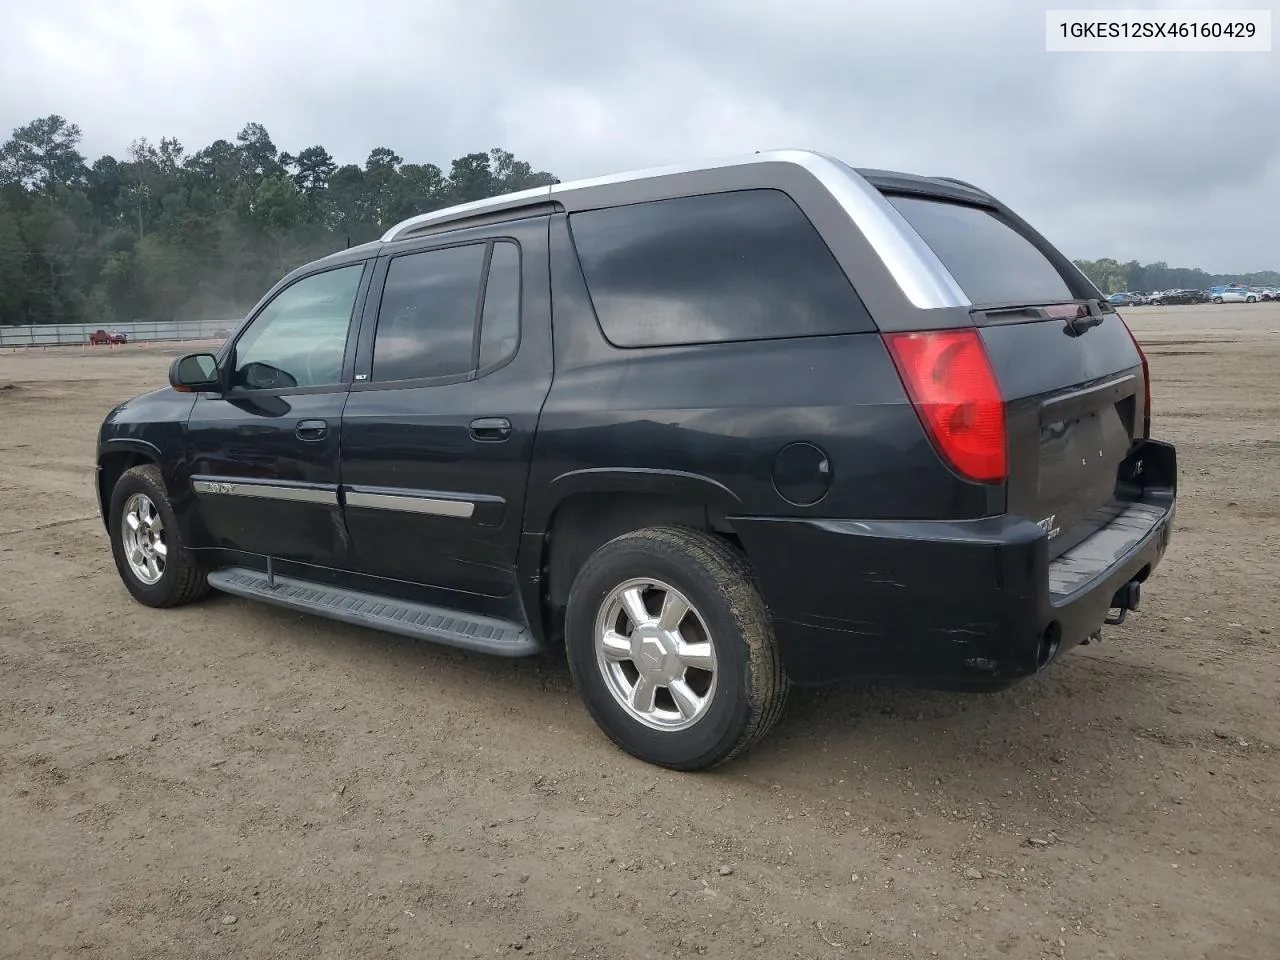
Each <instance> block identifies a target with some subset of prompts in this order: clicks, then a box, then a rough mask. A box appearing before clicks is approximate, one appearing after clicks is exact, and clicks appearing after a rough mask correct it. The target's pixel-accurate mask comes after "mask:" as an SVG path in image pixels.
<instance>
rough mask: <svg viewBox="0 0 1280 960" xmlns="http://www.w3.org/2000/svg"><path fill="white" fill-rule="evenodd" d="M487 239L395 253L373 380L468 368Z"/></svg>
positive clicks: (445, 373)
mask: <svg viewBox="0 0 1280 960" xmlns="http://www.w3.org/2000/svg"><path fill="white" fill-rule="evenodd" d="M484 253H485V244H483V243H474V244H469V245H468V246H464V247H449V248H446V249H444V250H427V251H425V252H424V253H410V254H405V255H404V256H401V257H396V258H395V259H394V260H392V261H391V265H390V267H389V268H388V269H387V282H386V285H385V287H384V288H383V291H382V302H381V304H380V305H379V307H378V330H377V333H376V334H375V336H374V340H373V376H372V379H373V380H378V381H387V380H416V379H420V378H426V377H448V376H456V375H458V374H465V373H469V372H470V371H471V369H472V363H471V351H472V347H473V344H474V339H475V330H476V309H477V307H478V306H479V297H480V274H481V272H482V271H483V269H484Z"/></svg>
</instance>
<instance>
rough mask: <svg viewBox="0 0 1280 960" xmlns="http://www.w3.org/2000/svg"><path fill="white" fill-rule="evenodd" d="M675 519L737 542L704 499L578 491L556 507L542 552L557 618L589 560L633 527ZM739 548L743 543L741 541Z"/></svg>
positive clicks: (730, 528)
mask: <svg viewBox="0 0 1280 960" xmlns="http://www.w3.org/2000/svg"><path fill="white" fill-rule="evenodd" d="M664 523H677V524H680V525H682V526H686V527H694V528H696V529H699V530H709V531H712V532H715V533H719V534H721V535H723V536H725V537H727V538H728V539H730V540H732V541H733V542H734V543H735V544H738V538H737V536H736V535H735V534H734V532H733V526H732V525H731V524H730V523H729V521H728V519H727V518H726V516H725V513H724V511H723V510H722V509H720V508H718V507H715V506H713V505H711V504H709V503H707V502H705V501H703V500H698V499H694V498H689V497H679V496H661V495H658V494H649V493H579V494H575V495H573V496H571V497H568V498H567V499H566V500H565V501H564V502H563V503H561V504H560V505H559V506H558V507H556V511H555V513H554V514H552V516H551V520H550V521H549V522H548V524H547V546H546V548H545V550H544V553H543V558H544V575H545V578H546V584H547V589H546V594H545V597H546V600H547V603H548V605H549V606H550V608H551V612H552V617H553V620H554V621H555V622H558V621H559V619H560V616H561V615H562V614H563V611H564V608H565V606H566V605H567V604H568V602H569V590H570V589H571V588H572V587H573V581H574V579H575V578H576V577H577V576H578V570H580V569H581V568H582V565H583V564H584V563H586V561H587V558H588V557H590V556H591V554H593V553H595V552H596V550H598V549H599V548H600V547H602V546H604V545H605V544H606V543H608V542H609V541H610V540H612V539H613V538H614V537H619V536H621V535H622V534H624V533H629V532H630V531H632V530H639V529H641V528H642V527H652V526H656V525H658V524H664ZM738 545H739V546H740V544H738Z"/></svg>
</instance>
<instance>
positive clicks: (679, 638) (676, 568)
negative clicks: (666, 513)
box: [565, 526, 787, 770]
mask: <svg viewBox="0 0 1280 960" xmlns="http://www.w3.org/2000/svg"><path fill="white" fill-rule="evenodd" d="M565 628H566V629H565V645H566V649H567V653H568V658H569V667H570V670H571V672H572V673H573V678H574V682H575V685H576V686H577V688H578V691H579V693H580V694H581V695H582V698H583V700H584V702H585V703H586V705H587V709H588V710H589V711H590V712H591V715H592V716H593V717H594V718H595V720H596V722H597V723H598V724H599V725H600V727H601V729H603V730H604V732H605V733H606V734H607V735H608V736H609V737H610V739H612V740H613V741H614V742H615V743H616V744H617V745H618V746H620V747H621V748H622V749H623V750H626V751H627V752H628V753H630V754H632V755H633V756H636V757H639V758H640V759H642V760H645V761H648V762H649V763H655V764H658V765H661V766H665V767H671V768H674V769H678V770H698V769H703V768H706V767H711V766H714V765H716V764H718V763H723V762H724V761H726V760H728V759H730V758H731V757H733V756H735V755H737V754H738V753H740V752H742V751H743V750H746V749H747V748H749V747H750V746H751V745H752V744H754V743H755V742H756V741H757V740H759V739H760V738H761V737H762V736H764V734H765V733H766V732H767V731H768V730H769V728H770V727H771V726H772V725H773V723H774V722H775V721H776V720H777V718H778V716H779V714H780V713H781V711H782V706H783V704H784V702H785V700H786V690H787V682H786V677H785V675H784V673H783V670H782V664H781V661H780V659H779V656H778V650H777V644H776V643H775V641H774V637H773V629H772V626H771V624H770V622H769V615H768V610H767V609H766V608H765V605H764V601H763V600H762V599H761V598H760V594H759V592H758V591H757V590H756V587H755V584H754V582H753V579H752V577H751V571H750V567H749V566H748V564H747V561H746V558H745V557H744V556H743V555H742V554H741V553H740V552H739V551H737V550H736V549H734V548H733V547H732V546H731V545H730V544H729V543H728V542H726V541H725V540H723V539H722V538H719V537H716V536H714V535H713V534H709V533H706V532H703V531H700V530H693V529H690V528H685V527H665V526H664V527H650V528H647V529H644V530H637V531H634V532H632V533H628V534H624V535H623V536H621V537H618V538H617V539H615V540H612V541H610V542H609V543H607V544H605V545H604V546H603V547H601V548H600V549H599V550H597V551H596V552H595V554H593V555H592V556H591V557H590V558H589V559H588V560H587V562H586V563H585V564H584V565H583V567H582V570H581V571H580V572H579V574H578V577H577V579H576V580H575V581H574V585H573V589H572V590H571V592H570V594H569V605H568V610H567V611H566V624H565Z"/></svg>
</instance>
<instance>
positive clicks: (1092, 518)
mask: <svg viewBox="0 0 1280 960" xmlns="http://www.w3.org/2000/svg"><path fill="white" fill-rule="evenodd" d="M886 199H888V200H889V202H890V203H892V204H893V206H894V207H895V208H896V209H897V210H898V211H899V212H900V213H901V214H902V215H903V217H904V218H905V219H906V220H907V222H908V223H909V224H910V225H911V226H912V227H913V228H914V229H915V231H916V232H917V233H918V234H919V235H920V237H921V239H922V240H924V242H925V243H926V244H927V245H928V246H929V247H930V248H931V249H932V250H933V252H934V253H935V254H936V255H937V257H938V259H939V260H941V261H942V263H943V265H944V266H945V267H946V268H947V269H948V270H949V271H950V272H951V274H952V276H953V277H955V280H956V282H957V283H958V284H959V285H960V288H961V289H962V290H963V291H964V292H965V294H966V295H967V296H968V297H969V299H970V300H971V301H972V302H973V303H974V304H975V309H974V311H973V312H974V320H975V322H976V323H977V324H978V326H979V329H980V331H981V336H982V340H983V344H984V345H985V347H986V349H987V353H988V355H989V356H990V358H991V364H992V366H993V368H994V369H995V373H996V378H997V380H998V381H999V383H1000V389H1001V393H1002V394H1003V396H1004V398H1005V401H1006V422H1007V431H1008V439H1007V443H1008V463H1009V479H1008V488H1007V489H1008V510H1009V512H1011V513H1016V514H1019V515H1022V516H1025V517H1027V518H1028V519H1030V520H1033V521H1035V522H1037V523H1039V524H1040V525H1041V526H1042V527H1043V528H1044V529H1045V531H1046V532H1047V533H1048V535H1049V538H1050V542H1049V551H1050V555H1051V556H1057V555H1058V554H1060V553H1062V552H1063V551H1065V550H1067V549H1069V548H1070V547H1071V546H1074V545H1075V544H1077V543H1079V542H1080V541H1081V540H1083V539H1085V538H1086V537H1088V536H1089V535H1090V534H1091V533H1093V532H1095V531H1096V530H1097V529H1098V528H1099V527H1101V526H1103V525H1105V524H1106V523H1108V522H1109V521H1110V520H1112V519H1114V517H1115V516H1116V515H1117V514H1118V513H1119V512H1120V511H1122V510H1123V509H1124V506H1125V502H1126V500H1125V498H1126V497H1132V496H1133V491H1132V490H1131V488H1130V486H1129V485H1128V484H1122V483H1120V482H1119V480H1120V475H1121V471H1120V466H1121V464H1122V463H1123V462H1124V461H1125V459H1126V458H1127V457H1128V455H1129V453H1130V450H1131V448H1132V445H1133V441H1134V439H1135V437H1136V436H1137V434H1138V433H1139V432H1140V429H1141V424H1142V412H1143V411H1142V410H1141V405H1142V403H1143V392H1144V383H1143V374H1142V366H1141V364H1142V360H1141V358H1140V357H1139V355H1138V352H1137V348H1136V347H1135V346H1134V344H1133V341H1132V340H1131V339H1130V336H1129V331H1128V330H1127V329H1126V328H1125V326H1124V323H1123V322H1122V321H1121V319H1120V317H1119V315H1117V314H1115V313H1106V314H1100V315H1099V314H1098V313H1097V312H1096V311H1095V312H1093V313H1090V311H1089V309H1088V308H1087V307H1086V306H1085V305H1084V304H1083V303H1080V298H1078V297H1077V295H1076V294H1075V293H1073V292H1072V289H1071V286H1070V285H1069V284H1068V283H1067V281H1066V279H1065V278H1064V277H1063V276H1062V274H1061V273H1060V272H1059V270H1058V268H1057V267H1056V266H1055V265H1054V263H1053V262H1052V261H1051V260H1050V259H1049V258H1048V257H1046V256H1045V254H1044V253H1043V252H1042V251H1041V250H1040V249H1039V248H1038V247H1037V246H1036V244H1035V243H1033V242H1032V241H1031V240H1030V239H1029V238H1028V237H1026V236H1024V235H1023V234H1022V233H1020V232H1019V231H1018V230H1017V229H1015V228H1014V226H1013V225H1012V224H1010V223H1008V222H1006V221H1005V220H1003V219H1001V218H1000V215H999V214H998V213H997V212H996V211H995V210H992V209H987V208H983V207H979V206H975V205H969V204H963V203H957V202H953V201H950V200H942V199H931V198H925V197H919V196H903V195H892V194H886ZM1077 304H1078V305H1077ZM1051 305H1058V306H1057V307H1053V308H1050V309H1044V308H1046V307H1050V306H1051ZM1026 307H1037V309H1021V308H1026ZM1077 313H1079V314H1080V315H1081V316H1080V317H1079V318H1077V317H1076V314H1077ZM1077 319H1079V320H1083V321H1085V322H1077Z"/></svg>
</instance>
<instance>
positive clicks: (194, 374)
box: [169, 353, 222, 393]
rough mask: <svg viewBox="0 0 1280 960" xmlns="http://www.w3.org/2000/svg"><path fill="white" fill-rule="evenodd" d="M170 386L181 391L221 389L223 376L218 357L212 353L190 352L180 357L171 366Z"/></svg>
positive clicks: (192, 391) (193, 391)
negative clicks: (219, 368)
mask: <svg viewBox="0 0 1280 960" xmlns="http://www.w3.org/2000/svg"><path fill="white" fill-rule="evenodd" d="M169 386H171V387H173V389H175V390H177V391H179V392H180V393H195V392H196V391H197V390H218V389H220V388H221V387H222V376H221V374H220V373H219V372H218V360H217V358H216V357H214V355H213V354H212V353H189V354H187V355H186V356H185V357H179V358H178V359H177V360H175V361H173V365H172V366H171V367H169Z"/></svg>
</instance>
